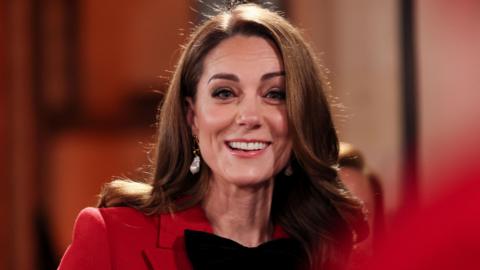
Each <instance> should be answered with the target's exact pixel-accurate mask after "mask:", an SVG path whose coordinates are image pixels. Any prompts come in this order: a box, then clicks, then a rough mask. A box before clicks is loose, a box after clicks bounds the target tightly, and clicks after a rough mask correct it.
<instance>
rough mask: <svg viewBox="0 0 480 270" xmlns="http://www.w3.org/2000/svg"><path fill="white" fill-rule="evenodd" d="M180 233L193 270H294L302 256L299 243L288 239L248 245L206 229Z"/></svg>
mask: <svg viewBox="0 0 480 270" xmlns="http://www.w3.org/2000/svg"><path fill="white" fill-rule="evenodd" d="M184 236H185V247H186V250H187V255H188V258H189V259H190V262H191V263H192V266H193V269H194V270H217V269H233V270H236V269H246V270H253V269H262V270H263V269H285V270H287V269H298V266H299V264H300V263H301V260H302V258H303V256H302V255H303V250H302V246H301V244H300V243H299V242H298V241H296V240H294V239H291V238H280V239H275V240H272V241H268V242H265V243H263V244H261V245H259V246H258V247H253V248H249V247H245V246H242V245H240V244H239V243H237V242H235V241H233V240H230V239H227V238H223V237H220V236H217V235H214V234H210V233H207V232H200V231H193V230H185V231H184Z"/></svg>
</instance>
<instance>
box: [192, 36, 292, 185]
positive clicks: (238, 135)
mask: <svg viewBox="0 0 480 270" xmlns="http://www.w3.org/2000/svg"><path fill="white" fill-rule="evenodd" d="M284 77H285V76H284V70H283V66H282V61H281V58H280V56H279V54H278V51H277V50H276V48H275V46H274V45H273V44H272V43H271V42H269V41H267V40H265V39H263V38H260V37H256V36H249V37H247V36H243V35H236V36H233V37H230V38H228V39H226V40H224V41H222V42H221V43H220V44H219V45H218V46H216V47H215V48H214V49H212V50H211V51H210V52H209V53H208V54H207V55H206V57H205V59H204V62H203V73H202V75H201V77H200V80H199V82H198V85H197V93H196V97H195V101H193V100H191V99H188V103H189V105H190V106H189V113H188V120H189V123H190V125H191V127H192V132H193V134H194V135H196V136H198V139H199V146H200V152H201V155H202V158H203V160H204V161H205V163H207V165H208V167H209V168H210V169H211V171H212V173H213V180H214V181H225V183H231V184H234V185H236V186H252V185H257V184H261V183H263V182H265V181H268V180H272V179H273V176H274V175H276V174H277V173H278V172H279V171H280V170H282V169H283V168H284V167H285V166H286V164H287V162H288V160H289V157H290V153H291V150H292V143H291V139H290V137H289V132H288V124H287V112H286V107H285V78H284Z"/></svg>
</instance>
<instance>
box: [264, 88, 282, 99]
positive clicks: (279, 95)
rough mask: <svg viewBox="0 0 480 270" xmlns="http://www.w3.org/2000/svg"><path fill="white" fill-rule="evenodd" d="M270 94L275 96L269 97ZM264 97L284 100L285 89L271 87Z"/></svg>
mask: <svg viewBox="0 0 480 270" xmlns="http://www.w3.org/2000/svg"><path fill="white" fill-rule="evenodd" d="M271 94H274V95H276V97H271ZM265 97H266V98H270V99H274V100H285V91H284V90H281V89H280V88H272V89H271V90H269V91H268V92H267V93H266V94H265Z"/></svg>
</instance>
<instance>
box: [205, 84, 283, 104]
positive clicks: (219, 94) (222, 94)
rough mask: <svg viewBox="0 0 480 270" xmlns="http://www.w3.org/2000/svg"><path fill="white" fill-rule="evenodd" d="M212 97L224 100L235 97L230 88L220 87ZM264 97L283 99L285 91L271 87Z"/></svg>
mask: <svg viewBox="0 0 480 270" xmlns="http://www.w3.org/2000/svg"><path fill="white" fill-rule="evenodd" d="M226 95H228V96H226ZM272 95H274V96H272ZM212 97H214V98H219V99H221V100H226V99H229V98H231V97H235V92H234V91H233V90H232V89H230V88H226V87H221V88H217V89H215V90H214V91H213V93H212ZM264 97H265V98H268V99H272V100H278V101H282V100H285V91H284V90H282V89H280V88H272V89H270V90H269V91H268V92H267V93H266V94H265V95H264Z"/></svg>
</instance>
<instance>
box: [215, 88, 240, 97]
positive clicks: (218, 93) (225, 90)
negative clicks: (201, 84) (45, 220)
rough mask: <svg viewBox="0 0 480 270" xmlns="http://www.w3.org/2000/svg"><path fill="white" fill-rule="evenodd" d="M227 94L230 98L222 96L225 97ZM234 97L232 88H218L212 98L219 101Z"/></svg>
mask: <svg viewBox="0 0 480 270" xmlns="http://www.w3.org/2000/svg"><path fill="white" fill-rule="evenodd" d="M225 94H229V96H228V97H225V96H222V95H225ZM233 96H235V94H234V92H233V90H231V89H230V88H226V87H221V88H217V89H215V90H214V91H213V93H212V97H214V98H219V99H228V98H230V97H233Z"/></svg>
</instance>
